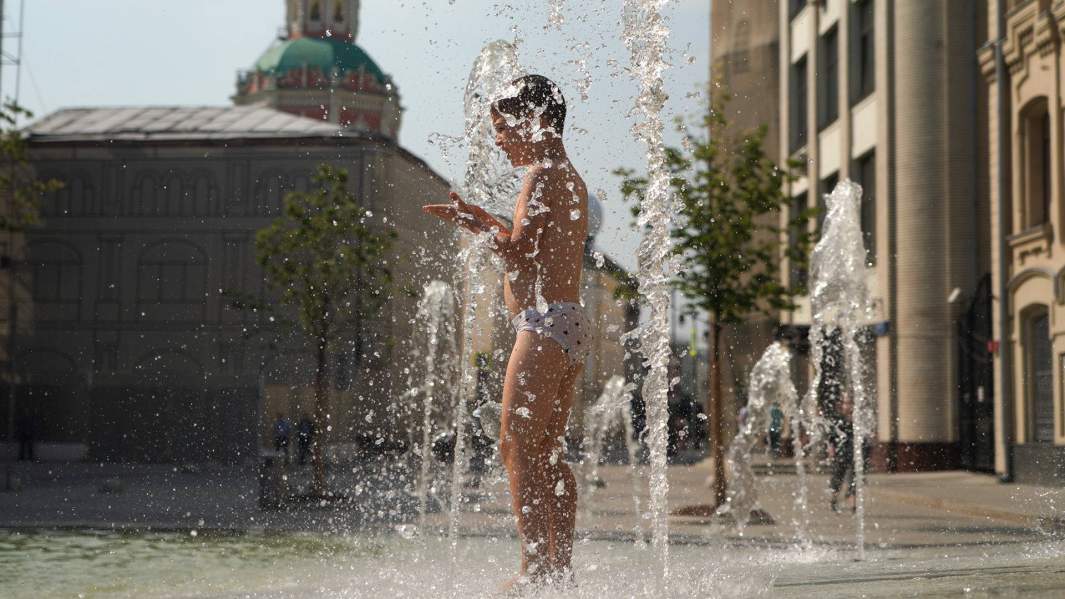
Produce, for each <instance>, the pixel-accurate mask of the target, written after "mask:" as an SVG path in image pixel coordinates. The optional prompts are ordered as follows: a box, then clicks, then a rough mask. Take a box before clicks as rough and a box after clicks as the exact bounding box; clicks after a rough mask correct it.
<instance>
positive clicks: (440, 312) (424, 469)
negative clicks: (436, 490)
mask: <svg viewBox="0 0 1065 599" xmlns="http://www.w3.org/2000/svg"><path fill="white" fill-rule="evenodd" d="M452 314H454V297H453V295H452V292H451V287H450V286H448V284H447V283H444V282H443V281H432V282H430V283H429V284H427V285H426V286H425V291H424V292H423V293H422V297H421V299H420V300H418V312H417V320H415V323H417V324H421V325H423V326H424V327H425V328H424V331H423V333H424V336H425V382H424V383H423V384H422V385H421V387H420V388H419V389H416V390H415V391H418V392H419V394H420V395H421V397H422V438H421V443H420V452H421V454H420V458H421V466H420V469H419V472H418V481H417V488H416V491H415V496H416V497H417V498H418V525H419V526H420V527H421V526H424V524H425V513H426V511H427V510H428V504H429V465H430V463H431V462H432V460H431V454H432V434H433V410H434V408H435V401H434V400H435V399H437V398H438V397H439V396H441V395H443V394H447V393H448V391H447V389H448V388H450V385H449V382H450V380H451V373H452V372H453V371H454V361H455V358H456V357H457V356H458V351H457V348H456V347H455V327H454V322H453V320H452V319H450V318H449V316H450V315H452ZM438 386H439V387H441V388H442V389H443V390H444V391H443V393H441V392H440V391H438Z"/></svg>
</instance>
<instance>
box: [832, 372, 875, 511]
mask: <svg viewBox="0 0 1065 599" xmlns="http://www.w3.org/2000/svg"><path fill="white" fill-rule="evenodd" d="M853 414H854V403H853V402H852V401H851V398H850V396H849V395H847V394H845V393H844V394H843V396H842V398H841V401H840V404H839V411H838V412H837V413H836V417H835V418H834V419H833V423H832V432H831V433H830V435H829V439H828V447H829V456H830V457H831V459H832V469H831V473H832V476H831V479H830V480H829V486H830V488H831V489H832V511H834V512H838V511H839V492H840V489H841V488H842V487H843V481H844V480H847V479H848V477H847V475H848V474H850V478H849V482H848V484H847V493H846V495H845V497H844V498H845V499H846V500H849V501H851V502H852V503H851V511H852V512H853V511H855V505H854V503H853V501H854V497H855V477H854V420H853ZM862 460H863V463H864V464H865V470H868V469H869V448H868V447H867V446H866V443H865V442H864V441H863V443H862Z"/></svg>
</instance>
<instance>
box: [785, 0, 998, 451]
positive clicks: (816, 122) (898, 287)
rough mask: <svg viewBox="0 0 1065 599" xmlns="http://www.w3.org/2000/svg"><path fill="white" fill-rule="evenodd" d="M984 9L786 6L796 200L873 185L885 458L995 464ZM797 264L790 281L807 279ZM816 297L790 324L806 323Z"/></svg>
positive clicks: (874, 0)
mask: <svg viewBox="0 0 1065 599" xmlns="http://www.w3.org/2000/svg"><path fill="white" fill-rule="evenodd" d="M985 8H986V5H984V4H983V3H981V2H971V1H969V0H943V1H935V2H923V1H922V2H917V1H907V2H889V1H885V0H855V1H849V0H824V1H821V2H806V1H805V0H788V1H786V2H781V3H780V6H779V13H778V15H779V21H778V23H779V31H780V48H779V51H780V63H781V64H782V65H785V66H784V67H783V68H781V69H780V86H779V89H780V90H782V92H784V93H782V94H781V96H780V131H781V135H780V154H781V156H790V157H793V158H798V159H800V160H801V161H802V162H803V163H804V164H805V165H806V168H805V172H804V173H803V176H802V177H801V178H800V179H799V180H798V181H796V182H795V183H794V184H792V185H791V190H790V191H791V195H792V197H793V203H794V206H793V209H795V210H798V209H803V208H806V207H814V206H823V200H822V199H821V198H822V197H823V194H825V193H827V192H829V191H830V190H831V189H832V188H833V187H834V186H835V184H836V183H837V182H838V181H841V180H843V179H846V178H849V179H851V180H854V181H856V182H858V183H860V184H862V185H863V187H864V188H865V197H864V198H863V201H862V207H861V216H862V228H863V232H864V237H865V240H866V251H867V260H868V263H869V265H870V266H871V268H870V270H869V284H870V287H871V288H872V289H873V290H874V295H875V301H876V308H877V311H878V315H877V317H876V319H875V320H874V322H871V323H868V324H869V325H871V327H870V329H871V330H876V331H878V333H879V336H877V337H875V338H874V337H872V336H871V335H870V336H868V337H867V339H875V340H870V341H868V342H867V353H868V355H869V358H870V362H871V364H872V372H871V373H870V377H871V378H872V379H873V380H874V381H875V383H874V389H875V391H876V410H877V419H878V425H877V430H876V441H877V443H876V451H875V460H876V461H877V462H878V464H879V465H880V466H881V467H888V468H891V469H898V470H921V469H934V468H953V467H958V466H959V465H964V466H967V467H970V468H975V469H990V468H991V466H992V464H991V449H992V448H991V441H990V410H989V402H988V401H986V399H987V398H988V397H989V396H990V394H991V388H990V386H989V382H988V381H989V378H988V377H987V376H985V375H986V372H984V371H986V367H984V368H983V370H980V361H979V360H977V359H976V358H975V357H979V356H977V354H978V353H979V352H980V351H986V350H984V349H982V348H984V347H985V346H986V343H984V342H981V341H980V339H979V337H980V335H979V334H978V329H979V323H980V322H986V318H984V319H983V320H982V321H981V320H980V319H979V318H976V317H974V316H973V314H974V313H977V312H980V311H981V310H980V307H981V306H984V305H986V302H984V301H983V296H984V295H986V293H987V291H988V288H987V285H986V284H984V285H981V280H982V278H983V276H984V275H985V274H986V273H987V272H988V271H989V270H990V260H991V256H990V255H989V252H988V248H989V239H990V237H989V236H990V232H989V231H988V227H987V225H986V223H987V222H988V221H987V210H988V207H987V202H986V199H985V198H986V197H987V189H986V188H987V176H986V168H985V164H986V160H985V159H984V157H985V156H986V152H987V146H986V139H985V135H984V132H985V131H986V122H987V119H986V115H987V110H986V109H985V108H984V105H983V104H984V101H985V100H984V97H983V96H982V95H981V94H977V93H975V90H977V89H978V88H979V87H978V86H979V84H980V80H979V74H978V72H977V69H975V68H974V56H976V52H977V49H978V48H979V47H980V46H981V45H982V44H983V41H984V40H985V39H986V36H987V26H986V23H985V21H986V15H985ZM787 270H790V271H791V272H789V273H788V277H789V279H790V280H791V281H792V282H797V281H799V280H800V279H804V277H805V273H803V272H800V271H798V270H796V269H787ZM803 303H804V305H803V307H802V308H801V309H799V310H797V311H795V312H792V313H789V314H785V315H783V317H782V319H783V320H784V321H785V322H788V323H791V324H793V325H800V326H801V325H808V324H809V322H810V313H809V304H808V301H804V302H803ZM974 322H975V324H973V323H974ZM877 323H880V324H879V326H873V325H876V324H877ZM966 323H969V324H966ZM984 341H986V339H985V340H984ZM974 356H975V357H974Z"/></svg>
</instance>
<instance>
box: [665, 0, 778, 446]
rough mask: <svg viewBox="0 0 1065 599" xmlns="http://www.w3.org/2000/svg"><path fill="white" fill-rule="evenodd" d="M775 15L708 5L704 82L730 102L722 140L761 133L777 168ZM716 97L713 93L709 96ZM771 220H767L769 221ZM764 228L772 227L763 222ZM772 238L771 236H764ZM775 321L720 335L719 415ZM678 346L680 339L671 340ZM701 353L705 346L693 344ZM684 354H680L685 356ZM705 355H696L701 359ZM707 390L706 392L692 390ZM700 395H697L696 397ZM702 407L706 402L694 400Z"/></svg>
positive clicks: (692, 365)
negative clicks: (707, 55) (760, 130)
mask: <svg viewBox="0 0 1065 599" xmlns="http://www.w3.org/2000/svg"><path fill="white" fill-rule="evenodd" d="M779 22H780V10H779V2H778V0H765V1H761V2H732V1H729V0H713V2H712V3H711V10H710V26H711V32H710V58H711V61H710V80H711V85H712V86H721V87H723V88H724V90H726V91H727V92H728V93H729V95H730V96H731V101H730V102H729V103H728V104H726V105H725V118H726V119H727V122H728V129H727V131H728V134H729V135H730V136H735V137H739V136H741V135H743V134H744V133H745V132H748V131H753V130H756V129H758V128H759V127H765V130H766V136H765V141H764V148H765V151H766V154H767V155H768V156H769V157H771V158H772V159H773V160H775V161H777V162H778V163H779V160H778V159H779V154H778V152H777V148H778V147H779V135H780V116H779V113H780V98H779V87H778V86H779V85H780V27H779ZM711 91H712V92H716V91H717V90H711ZM770 218H772V217H770ZM766 224H767V225H770V224H776V223H773V222H771V221H770V222H767V223H766ZM765 234H766V235H770V236H772V235H773V234H772V233H765ZM776 328H777V319H776V318H773V317H767V316H765V315H761V314H757V315H752V316H751V317H750V318H749V319H748V320H747V321H746V322H744V323H742V324H737V325H725V326H723V327H722V331H721V342H722V345H721V347H722V348H723V349H724V351H723V352H722V353H723V355H724V356H725V359H724V360H722V363H721V368H720V372H721V379H722V380H721V389H722V392H723V394H724V405H723V406H722V407H723V411H724V413H725V414H732V415H736V414H738V413H739V410H740V409H741V408H742V407H743V406H744V405H746V403H747V386H748V378H749V376H750V372H751V369H752V368H753V367H754V364H755V362H757V361H758V358H759V357H761V355H762V352H764V351H765V349H766V348H767V347H768V346H769V344H770V343H772V342H773V336H774V332H775V330H776ZM675 341H676V342H678V343H682V342H684V341H686V340H685V339H677V340H675ZM698 345H699V346H702V347H705V346H706V345H707V344H705V343H699V344H698ZM687 353H688V352H684V354H687ZM705 355H706V352H705V351H703V352H696V356H701V357H705ZM680 360H681V363H682V364H683V365H684V369H683V370H684V371H686V372H691V373H692V375H693V376H692V377H691V378H692V379H693V380H698V379H699V377H700V376H702V377H705V376H706V373H702V374H700V373H699V369H700V368H702V369H706V370H709V368H708V364H707V362H706V361H705V360H703V361H701V362H697V361H696V360H695V359H694V358H693V357H692V356H688V355H684V356H682V357H681V359H680ZM697 388H701V389H704V390H705V389H707V388H708V387H707V386H705V385H704V386H701V387H697ZM700 395H703V394H700ZM695 400H696V401H699V402H700V403H703V404H705V403H706V401H707V398H706V397H702V396H700V397H696V398H695ZM735 422H736V419H735V418H734V417H732V416H730V417H726V418H725V419H724V422H723V423H722V424H723V426H724V429H723V430H724V433H725V435H726V437H727V438H731V437H732V435H733V434H735V428H736V426H735Z"/></svg>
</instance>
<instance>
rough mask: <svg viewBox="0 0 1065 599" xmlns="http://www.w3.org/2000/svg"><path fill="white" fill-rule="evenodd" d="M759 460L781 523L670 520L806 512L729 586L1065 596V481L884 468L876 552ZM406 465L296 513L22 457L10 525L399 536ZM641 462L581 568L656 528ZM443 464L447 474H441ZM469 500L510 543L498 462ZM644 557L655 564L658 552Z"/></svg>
mask: <svg viewBox="0 0 1065 599" xmlns="http://www.w3.org/2000/svg"><path fill="white" fill-rule="evenodd" d="M760 471H761V472H763V476H762V477H761V478H760V483H761V488H760V490H759V495H760V498H761V502H760V504H761V507H762V508H763V509H764V510H765V511H766V512H768V514H769V515H770V516H771V518H772V520H773V523H771V524H769V523H763V524H756V525H751V526H748V527H747V528H745V529H744V530H742V531H739V530H737V529H736V528H735V527H734V526H732V525H731V524H730V523H729V522H727V521H725V520H723V519H720V518H699V517H685V516H671V517H670V539H671V542H672V544H674V546H675V547H676V548H677V550H676V551H675V552H674V553H676V554H677V555H681V554H685V555H696V556H697V555H699V552H701V551H706V552H707V555H708V556H710V555H724V556H727V555H729V554H730V553H737V554H745V553H746V554H751V555H753V554H755V553H758V552H762V553H766V552H778V551H784V552H794V551H798V550H796V549H794V544H795V541H796V538H797V536H798V535H801V531H802V530H803V527H802V524H803V523H805V530H806V533H805V537H806V539H807V540H808V543H809V544H808V546H809V547H810V549H809V550H808V551H809V552H810V556H811V558H810V560H809V561H804V560H803V559H797V560H795V559H789V560H783V561H782V562H781V563H779V564H777V565H776V566H774V567H773V568H771V569H769V570H766V572H767V576H768V580H769V582H768V583H767V585H754V586H752V587H751V588H750V589H748V590H747V591H742V592H741V589H740V587H730V588H733V591H732V593H733V594H731V595H729V596H780V597H799V596H805V595H809V594H811V593H816V594H817V595H818V596H819V597H821V598H829V597H861V596H864V597H906V596H920V597H954V596H964V597H981V596H1001V595H1011V596H1012V595H1015V594H1021V595H1022V596H1025V597H1062V596H1065V534H1063V531H1065V527H1063V525H1062V523H1063V522H1065V518H1063V514H1062V512H1061V509H1060V506H1062V505H1065V489H1061V488H1054V487H1039V486H1032V485H1015V484H1002V483H1000V482H998V480H997V479H995V478H994V477H992V476H988V475H983V474H974V473H968V472H940V473H922V474H873V475H871V476H870V477H869V488H868V494H867V503H866V514H867V518H866V551H867V555H866V558H867V559H866V560H864V561H855V559H854V558H855V557H856V551H855V530H856V528H855V519H854V516H853V515H852V514H851V513H850V512H849V511H844V512H842V513H837V512H833V511H832V510H831V509H830V506H829V499H828V495H827V490H826V487H827V477H826V476H825V475H821V474H812V475H810V477H809V483H810V486H809V488H810V493H809V501H808V505H807V506H806V507H805V509H802V508H801V506H798V505H797V504H796V502H795V500H794V495H793V493H794V490H795V489H796V482H797V477H796V476H795V475H794V474H791V473H789V468H788V467H787V465H786V464H781V465H778V467H777V468H776V469H775V471H776V472H777V473H776V474H774V475H765V474H764V473H765V472H766V471H767V470H766V468H764V467H763V468H761V469H760ZM409 472H410V468H407V467H397V466H395V465H394V464H393V465H389V466H387V467H386V465H385V464H384V463H383V462H377V463H365V464H358V465H350V466H346V467H344V468H343V469H340V468H338V469H336V470H335V471H334V472H333V474H332V476H333V478H332V481H331V484H332V488H333V489H337V490H344V493H345V494H346V495H347V496H348V497H349V498H350V499H351V501H350V502H349V503H342V504H339V505H334V504H319V503H316V502H304V503H302V504H300V505H298V506H295V507H293V508H292V509H286V510H261V509H260V508H259V507H258V491H259V480H258V475H257V468H256V466H255V465H248V466H219V465H202V466H196V467H174V466H161V465H158V466H148V465H138V466H130V465H93V464H32V465H26V464H21V465H16V467H15V470H13V473H14V474H15V478H17V479H18V483H19V484H20V486H21V489H20V490H18V491H6V492H0V528H6V529H9V530H10V529H14V530H40V529H56V528H62V529H73V530H78V529H96V530H99V529H134V530H140V531H143V530H146V529H152V530H156V531H159V530H179V531H180V530H190V529H198V530H214V529H220V530H240V531H259V532H261V531H275V530H282V531H310V532H337V531H341V532H354V533H355V534H360V531H365V530H367V529H373V530H376V531H388V532H389V534H391V533H392V532H393V531H396V530H399V534H400V535H402V534H405V531H407V530H409V529H410V527H411V526H412V522H413V521H414V520H415V519H416V515H415V511H416V505H417V504H416V502H414V501H413V499H412V498H411V497H410V496H409V494H407V493H406V492H405V491H404V488H403V487H404V485H406V484H408V481H409V478H407V477H408V476H409ZM630 472H631V471H630V470H629V469H628V468H627V467H625V466H603V467H601V468H600V476H601V478H602V479H603V481H604V483H605V486H603V487H599V488H591V487H589V488H586V489H584V490H583V491H582V496H581V502H580V506H579V508H578V510H579V513H578V520H577V525H578V538H579V539H581V543H583V545H582V544H578V547H577V550H576V558H575V559H576V561H577V563H578V564H579V563H581V561H582V560H584V561H585V562H588V560H589V559H594V558H591V556H590V554H588V553H587V551H588V550H587V549H583V548H582V547H600V546H605V547H620V546H629V547H631V546H632V543H633V541H634V540H635V539H637V538H640V537H646V538H649V535H650V531H649V530H647V523H648V522H649V520H648V519H647V518H646V514H644V513H643V512H645V511H646V506H647V501H646V500H647V492H646V488H644V486H643V485H641V486H640V487H639V488H640V489H641V490H640V494H639V495H638V496H637V497H638V498H639V500H640V503H639V510H640V513H639V515H638V514H637V512H636V505H635V504H634V501H633V493H632V491H633V488H634V487H633V485H632V480H631V478H630ZM708 472H709V468H708V467H707V465H706V464H695V465H690V466H672V467H671V468H670V471H669V479H670V506H671V509H676V508H679V507H683V506H691V505H696V504H700V503H704V502H705V501H707V499H708V498H709V494H710V491H709V488H708V481H707V473H708ZM309 474H310V473H309V469H303V470H300V471H292V472H290V474H289V476H290V481H289V482H290V487H291V489H292V490H293V491H294V492H298V491H299V490H300V489H302V488H305V487H306V486H307V485H308V484H309ZM438 474H439V475H440V476H444V474H445V470H443V469H441V470H440V471H439V472H438ZM638 475H639V476H641V480H645V479H644V478H642V477H645V476H646V470H644V469H639V470H638ZM437 486H438V487H439V495H440V496H441V498H445V497H446V495H447V488H446V481H445V480H443V479H442V478H441V479H438V480H437ZM371 498H372V499H371ZM466 499H467V501H466V503H465V504H464V506H463V511H462V513H461V514H460V519H459V522H460V530H461V531H462V532H463V534H464V535H465V536H467V537H469V538H471V539H501V540H502V544H501V546H500V551H502V552H504V553H507V552H509V551H514V550H515V549H516V547H515V545H514V543H515V541H514V540H513V535H514V527H513V520H512V516H511V515H510V510H509V496H508V494H507V492H506V484H505V480H504V479H503V477H502V476H501V473H499V472H494V473H489V474H487V475H486V476H485V477H484V479H483V481H482V484H481V486H480V488H478V489H469V490H467V493H466ZM432 507H435V508H437V509H436V510H435V511H432V512H431V513H430V514H428V516H427V518H426V522H425V524H426V528H423V529H422V532H421V533H420V534H426V533H427V532H429V531H431V530H433V529H435V530H437V531H440V532H442V531H445V530H446V529H447V526H448V513H447V512H446V511H441V510H439V509H438V508H439V507H440V506H439V505H434V506H432ZM429 534H432V533H431V532H429ZM604 542H605V543H606V544H605V545H603V543H604ZM682 547H684V548H686V549H683V550H682V549H680V548H682ZM685 552H687V553H685ZM766 554H767V555H768V553H766ZM789 555H791V553H789ZM641 559H642V561H644V562H647V563H646V567H647V568H648V569H649V570H653V569H654V566H653V563H652V562H653V560H650V558H649V557H647V556H645V557H644V558H641ZM678 559H679V558H678ZM695 561H696V562H697V561H698V560H695ZM678 563H681V562H678ZM684 563H687V562H684ZM585 565H586V566H587V565H588V564H585ZM0 578H2V576H0ZM322 588H325V587H322ZM744 588H746V587H744ZM587 592H588V589H584V591H583V592H582V593H581V596H594V594H593V595H588V594H586V593H587ZM713 594H714V593H711V595H713ZM222 595H224V594H222ZM330 595H331V594H330V593H328V592H325V591H323V592H322V593H321V594H315V593H310V594H304V593H302V592H301V593H295V592H293V593H289V594H282V595H279V596H330ZM227 596H228V595H227ZM234 596H236V595H234ZM245 596H269V595H260V594H257V593H253V594H251V595H245ZM344 596H363V595H360V594H354V595H350V594H348V595H344ZM669 596H674V595H673V594H670V595H669ZM675 596H683V594H679V595H675Z"/></svg>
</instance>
